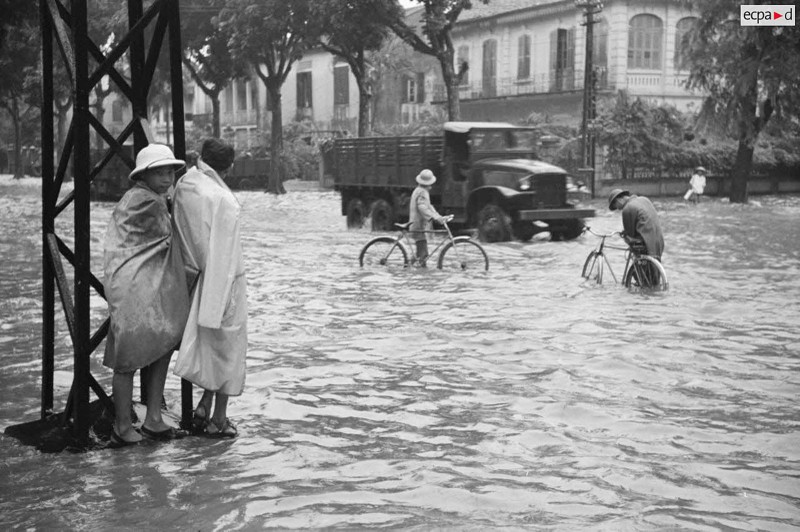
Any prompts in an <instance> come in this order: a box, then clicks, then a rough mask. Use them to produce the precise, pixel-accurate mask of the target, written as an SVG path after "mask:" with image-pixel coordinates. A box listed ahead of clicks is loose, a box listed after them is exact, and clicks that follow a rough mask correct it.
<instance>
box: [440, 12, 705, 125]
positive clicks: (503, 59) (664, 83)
mask: <svg viewBox="0 0 800 532" xmlns="http://www.w3.org/2000/svg"><path fill="white" fill-rule="evenodd" d="M584 20H585V17H584V12H583V10H582V9H580V8H578V7H576V5H575V2H574V1H573V0H538V1H537V0H533V1H531V0H493V1H492V2H490V3H489V4H482V3H475V4H473V8H472V9H471V10H468V11H465V12H464V13H463V14H462V16H461V18H460V20H459V23H458V24H457V25H456V27H455V29H454V31H453V43H454V46H455V47H456V49H457V50H458V52H457V56H458V59H457V61H458V62H459V63H460V62H461V61H466V62H467V63H468V65H469V71H468V77H467V79H465V80H464V81H463V83H462V85H461V88H460V90H459V95H460V97H461V101H462V117H463V118H465V119H476V120H477V119H480V120H514V119H515V118H516V119H517V120H519V118H520V117H523V116H526V115H528V114H530V113H534V112H536V113H541V114H547V115H548V116H549V117H550V119H551V120H553V121H555V122H567V123H574V122H575V120H580V116H581V110H582V96H583V86H584V71H585V58H586V26H585V24H583V22H584ZM594 20H595V21H596V23H595V24H594V27H593V33H594V36H593V39H592V41H593V42H592V50H593V53H592V60H593V61H592V63H593V71H594V75H595V79H596V87H597V92H598V95H599V96H600V97H601V98H602V97H603V96H606V97H608V96H611V95H613V94H614V93H616V92H617V91H620V90H625V91H627V92H628V93H629V94H631V95H633V96H638V97H641V98H643V99H647V100H650V101H652V102H654V103H658V104H670V105H674V106H676V107H677V108H679V109H681V110H689V109H692V108H695V109H696V108H697V106H698V105H699V103H700V101H701V96H700V95H699V94H697V93H695V92H693V91H690V90H688V89H686V88H685V87H684V85H683V84H684V83H685V81H686V79H687V76H688V72H687V71H686V70H685V69H682V68H681V57H682V54H681V47H680V43H681V42H682V41H681V38H682V36H683V35H685V34H686V32H687V31H688V30H689V29H690V28H691V27H692V25H693V24H694V23H695V22H696V20H697V18H696V15H694V14H693V13H692V11H691V6H690V5H688V4H686V3H682V2H679V1H676V0H666V1H658V2H656V1H650V0H638V1H637V0H607V1H606V2H604V3H603V5H602V11H601V12H600V13H599V14H596V15H594ZM443 98H444V87H442V86H441V84H437V88H436V91H435V96H434V101H438V100H442V99H443Z"/></svg>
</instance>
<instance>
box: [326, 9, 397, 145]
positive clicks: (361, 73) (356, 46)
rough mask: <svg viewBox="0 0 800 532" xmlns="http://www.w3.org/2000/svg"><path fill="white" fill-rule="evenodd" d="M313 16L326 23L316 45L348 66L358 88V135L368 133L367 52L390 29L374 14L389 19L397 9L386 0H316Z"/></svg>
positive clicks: (370, 87)
mask: <svg viewBox="0 0 800 532" xmlns="http://www.w3.org/2000/svg"><path fill="white" fill-rule="evenodd" d="M314 9H315V10H316V15H315V16H316V17H318V19H319V20H324V21H325V35H323V37H322V39H320V41H319V44H320V46H322V48H324V49H325V50H327V51H328V52H330V53H331V54H333V55H336V56H339V57H341V58H342V59H344V60H345V61H347V64H348V65H350V70H351V72H352V73H353V77H354V78H355V79H356V85H358V136H359V137H363V136H366V134H367V132H368V130H369V109H370V100H371V98H372V95H373V85H372V83H371V78H370V75H369V74H370V71H371V70H372V69H373V68H374V66H373V65H370V64H369V60H368V54H369V52H374V51H377V50H379V49H380V48H381V46H382V45H383V43H384V41H385V40H386V37H387V34H388V33H389V28H388V27H387V26H386V25H385V24H383V23H382V22H381V21H380V20H379V19H376V18H375V12H376V11H379V10H383V11H384V12H386V13H387V14H389V16H391V17H392V18H399V17H400V16H401V15H402V12H401V9H400V6H399V5H398V4H395V3H394V2H386V0H317V1H316V2H315V3H314Z"/></svg>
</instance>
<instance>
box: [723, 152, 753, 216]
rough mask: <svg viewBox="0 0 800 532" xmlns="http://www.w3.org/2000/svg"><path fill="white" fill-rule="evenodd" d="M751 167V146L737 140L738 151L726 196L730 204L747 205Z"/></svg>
mask: <svg viewBox="0 0 800 532" xmlns="http://www.w3.org/2000/svg"><path fill="white" fill-rule="evenodd" d="M752 167H753V145H752V144H751V145H749V146H748V143H747V141H746V140H745V139H739V149H738V150H737V151H736V166H735V167H734V169H733V176H732V178H731V190H730V195H729V196H728V197H729V199H730V200H731V203H747V179H748V178H749V177H750V171H751V169H752Z"/></svg>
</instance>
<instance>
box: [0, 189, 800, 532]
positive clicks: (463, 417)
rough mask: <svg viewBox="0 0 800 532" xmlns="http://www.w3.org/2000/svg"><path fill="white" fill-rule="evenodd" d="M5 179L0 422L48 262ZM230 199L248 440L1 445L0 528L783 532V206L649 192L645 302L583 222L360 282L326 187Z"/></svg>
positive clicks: (789, 327)
mask: <svg viewBox="0 0 800 532" xmlns="http://www.w3.org/2000/svg"><path fill="white" fill-rule="evenodd" d="M0 192H1V193H2V196H0V224H1V226H2V228H3V231H2V235H1V236H0V252H2V255H3V257H4V261H3V275H2V277H0V293H1V294H2V302H1V303H0V346H2V348H3V369H2V372H0V406H2V409H0V426H2V427H3V428H5V427H6V426H8V425H12V424H16V423H20V422H24V421H29V420H32V419H35V418H36V417H37V415H38V410H39V395H38V394H39V371H40V370H39V361H38V357H39V349H40V343H41V340H40V331H41V325H40V320H41V318H40V298H41V294H40V291H41V282H40V280H39V268H40V260H41V259H40V256H41V251H40V244H39V238H40V237H39V233H38V231H39V229H38V224H39V223H40V222H39V220H40V209H39V205H38V194H39V190H38V188H36V187H35V186H34V185H31V184H30V183H29V184H28V185H26V186H23V185H12V184H10V182H9V181H7V180H6V181H2V182H0ZM239 197H240V199H241V200H242V202H243V204H244V207H243V208H244V211H245V218H244V220H245V227H244V239H245V246H246V251H245V253H246V261H247V265H248V268H249V271H248V282H249V286H250V331H251V334H250V355H249V360H248V377H247V385H246V390H245V394H244V395H242V396H241V397H238V398H234V399H232V401H231V406H230V409H229V411H230V413H231V415H232V417H234V418H235V420H236V421H237V422H238V425H239V429H240V433H241V436H240V437H239V438H238V439H237V440H235V441H233V442H228V441H214V440H207V439H200V438H190V439H186V440H182V441H178V442H174V443H169V444H154V443H146V444H145V445H142V446H139V447H138V448H130V449H124V450H105V451H98V452H92V453H87V454H69V453H62V454H58V455H44V454H39V453H38V452H37V451H35V450H34V449H32V448H29V447H23V446H21V445H20V444H19V443H18V442H17V441H16V440H13V439H10V438H8V437H5V436H2V437H0V457H2V464H3V466H2V473H1V474H0V493H2V501H1V502H0V528H9V527H20V528H43V529H48V528H64V527H68V528H74V529H98V528H103V529H111V528H119V527H122V528H130V529H132V528H137V529H138V528H143V527H149V528H152V527H153V526H154V525H155V524H158V525H159V527H162V528H179V529H198V530H223V529H224V530H229V529H232V530H235V529H260V528H265V527H275V528H280V529H284V528H323V527H343V528H378V527H392V528H396V527H402V528H412V529H414V528H417V529H428V528H431V527H446V528H452V527H455V528H470V529H484V528H496V527H511V528H532V527H534V528H535V527H548V528H555V529H563V530H574V529H585V528H592V529H601V530H620V529H628V530H629V529H653V528H658V529H682V530H683V529H691V530H707V529H719V528H723V529H728V528H730V529H747V530H787V529H791V528H796V527H800V510H798V507H799V506H800V482H798V476H800V464H799V463H798V462H799V461H800V450H798V449H800V445H798V429H799V428H800V415H799V414H800V407H798V405H797V397H798V393H799V392H800V377H799V376H798V367H800V360H798V357H799V354H798V352H799V351H800V333H799V332H798V328H797V323H800V308H798V307H799V306H798V301H800V284H798V281H797V279H798V277H799V276H800V245H798V237H800V231H799V230H798V228H800V224H799V223H798V220H799V219H800V218H799V217H800V198H797V197H763V198H755V199H756V200H757V201H758V202H759V203H757V204H751V205H730V204H727V203H724V202H720V201H716V200H710V201H708V202H706V203H703V204H701V205H699V206H697V207H689V206H685V205H683V204H682V203H679V202H678V201H674V200H665V201H658V200H657V201H656V202H655V203H656V206H657V207H658V208H659V210H660V212H661V215H662V219H663V223H664V229H665V234H666V241H667V250H666V253H665V255H664V263H665V267H666V269H667V272H668V273H669V275H670V285H671V289H670V291H669V292H668V293H665V294H656V295H640V294H632V293H628V292H626V291H625V290H624V289H623V288H621V287H619V286H613V285H610V284H606V285H603V286H601V287H597V286H593V285H587V284H582V283H581V278H580V268H581V266H582V264H583V259H584V257H585V256H586V254H587V252H588V251H589V250H590V249H591V248H592V246H593V245H594V244H595V240H594V237H591V236H585V237H582V238H580V239H578V240H576V241H573V242H564V243H551V242H531V243H527V244H522V243H506V244H491V245H488V246H487V250H488V252H489V255H490V259H491V269H490V271H489V272H488V273H477V272H476V273H469V274H467V275H462V274H445V273H442V272H439V271H436V270H428V271H421V270H409V271H399V272H392V273H387V272H380V271H378V272H375V271H363V270H361V269H359V268H358V267H357V253H358V251H359V249H360V246H361V245H362V244H363V243H364V242H365V241H366V240H367V239H368V238H369V237H370V236H371V235H370V233H369V232H368V231H366V230H361V231H347V230H345V229H344V227H345V223H344V219H343V217H342V216H341V215H340V210H339V205H338V196H337V195H336V194H335V193H332V192H316V191H314V192H292V193H290V194H287V195H285V196H281V197H274V196H272V195H269V194H263V193H258V192H245V193H240V194H239ZM594 206H595V208H597V210H598V213H599V216H598V218H596V219H593V220H592V221H591V224H592V226H593V227H595V228H596V229H598V230H599V231H611V230H615V229H618V228H619V226H620V224H621V222H620V219H619V217H618V215H614V214H611V213H608V212H607V211H604V210H603V203H602V202H601V201H599V200H598V201H597V202H596V205H594ZM111 207H112V206H111V204H95V205H94V211H93V219H92V227H93V238H94V239H95V243H96V245H95V250H94V252H95V257H94V264H95V271H99V265H100V260H101V258H100V257H101V255H100V251H101V250H100V245H99V242H100V239H101V238H102V233H103V229H104V227H105V224H106V223H107V220H108V216H109V214H110V210H111ZM65 215H66V218H65V219H68V218H69V216H70V215H69V213H65ZM62 223H64V224H65V225H66V224H67V222H62ZM612 260H613V261H614V262H613V266H614V267H615V269H616V270H617V273H618V274H619V273H621V271H622V266H623V263H622V256H621V254H620V255H619V256H612ZM93 307H94V309H95V316H94V318H93V320H94V321H97V323H100V321H101V320H102V318H103V312H104V304H103V302H102V301H99V300H98V301H93ZM59 324H60V325H59V338H58V344H57V347H58V349H59V359H58V361H57V374H56V386H57V392H56V393H57V397H58V398H59V399H60V400H61V401H62V404H61V405H59V408H63V399H64V397H66V393H67V389H68V386H69V384H70V372H71V360H70V358H71V356H70V354H69V353H70V351H69V349H70V347H69V345H70V344H69V341H68V339H67V332H66V328H65V327H64V324H63V320H61V321H59ZM93 368H94V370H93V371H94V374H95V375H96V376H97V377H98V379H99V380H100V382H101V383H102V384H103V385H104V386H106V387H107V388H108V387H109V386H110V374H109V373H108V371H107V370H106V369H105V368H103V367H102V366H101V365H100V356H99V355H95V357H94V360H93ZM167 386H168V390H167V394H168V401H169V402H170V406H171V408H173V409H174V410H175V411H177V410H178V409H179V383H178V381H177V379H175V378H174V377H171V378H170V380H169V382H168V385H167Z"/></svg>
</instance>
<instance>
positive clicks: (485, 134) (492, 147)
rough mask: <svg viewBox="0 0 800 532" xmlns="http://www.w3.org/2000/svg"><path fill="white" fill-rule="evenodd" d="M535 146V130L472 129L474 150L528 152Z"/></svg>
mask: <svg viewBox="0 0 800 532" xmlns="http://www.w3.org/2000/svg"><path fill="white" fill-rule="evenodd" d="M535 146H536V132H535V131H531V130H525V129H520V130H483V131H480V130H478V131H475V130H473V131H472V149H473V150H474V151H478V152H481V151H519V152H530V151H532V150H534V149H535Z"/></svg>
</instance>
